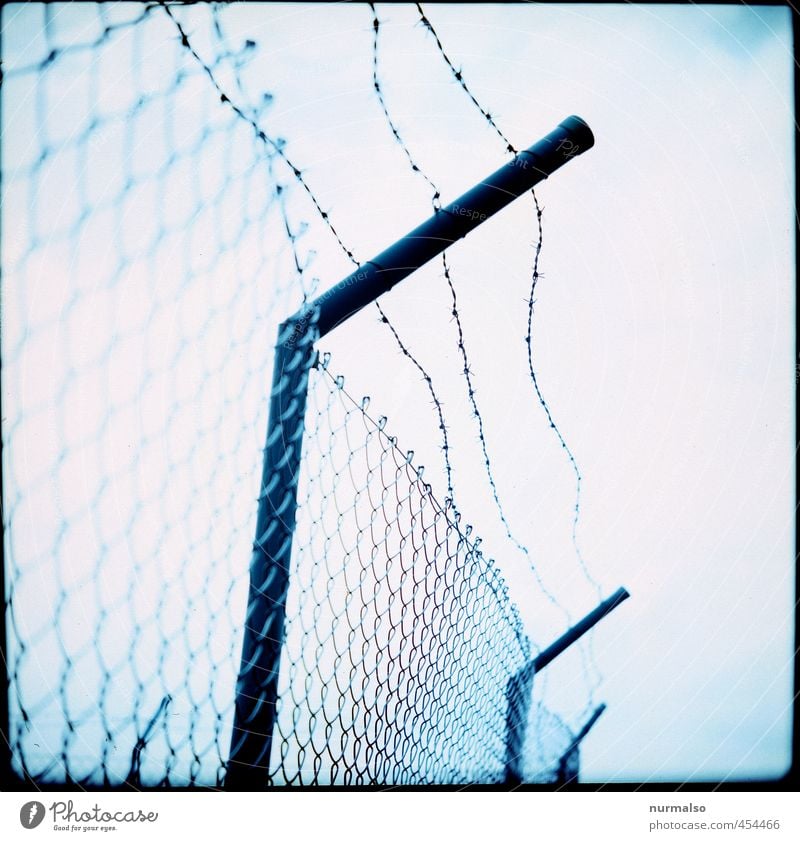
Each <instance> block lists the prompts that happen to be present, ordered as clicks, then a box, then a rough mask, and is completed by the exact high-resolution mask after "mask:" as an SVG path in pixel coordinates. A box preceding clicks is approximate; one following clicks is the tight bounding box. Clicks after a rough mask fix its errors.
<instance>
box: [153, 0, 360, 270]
mask: <svg viewBox="0 0 800 841" xmlns="http://www.w3.org/2000/svg"><path fill="white" fill-rule="evenodd" d="M160 5H161V7H162V8H163V9H164V11H165V12H166V13H167V15H168V17H169V18H170V20H171V21H172V22H173V23H174V24H175V28H176V29H177V30H178V34H179V35H180V43H181V46H182V47H184V48H185V49H186V50H187V51H188V52H189V53H190V55H191V56H192V58H193V59H194V60H195V61H196V62H197V63H198V64H199V65H200V67H201V68H202V69H203V71H204V72H205V74H206V76H208V78H209V80H210V82H211V84H212V85H213V86H214V88H215V89H216V91H217V93H218V94H219V98H220V101H221V102H222V103H224V104H225V105H228V106H229V107H230V108H231V110H232V111H233V112H234V113H235V114H236V115H237V116H238V117H239V118H241V119H242V120H244V121H245V122H246V123H248V124H249V125H250V126H251V127H252V129H253V131H254V132H255V135H256V137H257V138H258V139H259V140H260V141H261V142H262V143H264V145H265V146H267V147H268V148H269V149H270V150H271V151H272V152H274V153H275V154H276V155H278V157H279V158H280V159H281V160H282V161H283V162H284V163H285V164H286V166H287V167H289V169H290V170H291V172H292V175H294V177H295V178H296V179H297V181H298V182H299V183H300V185H301V186H302V188H303V189H304V190H305V192H306V194H307V195H308V197H309V198H310V199H311V202H312V204H313V205H314V208H315V210H316V211H317V214H318V215H319V216H320V218H321V219H322V221H323V222H324V223H325V224H326V225H327V226H328V229H329V230H330V232H331V233H332V234H333V236H334V237H335V239H336V241H337V242H338V243H339V246H340V247H341V249H342V250H343V251H344V253H345V254H346V255H347V256H348V258H349V259H350V262H351V263H353V265H356V266H357V265H359V263H358V260H357V259H356V258H355V256H354V254H353V252H352V251H351V250H350V249H349V248H348V247H347V246H346V245H345V244H344V241H343V240H342V238H341V236H340V235H339V232H338V231H337V230H336V228H335V227H334V225H333V223H332V222H331V219H330V216H329V214H328V213H327V212H326V211H325V210H323V209H322V206H321V205H320V203H319V201H318V199H317V197H316V195H314V192H313V191H312V190H311V187H309V185H308V182H307V181H306V180H305V178H304V176H303V173H302V170H300V169H299V168H298V167H297V166H296V165H295V164H294V163H293V162H292V160H291V159H290V158H289V157H288V155H287V154H286V152H285V151H284V149H283V146H284V143H283V141H282V140H280V139H278V140H276V139H274V138H272V137H270V136H269V135H268V134H267V133H266V132H265V131H264V130H263V129H262V128H261V126H260V125H259V124H258V122H257V121H256V120H255V119H254V118H253V117H252V116H251V115H249V114H248V113H247V112H246V111H245V109H244V108H243V107H242V106H240V105H238V104H237V103H235V102H234V101H233V100H232V99H231V97H230V95H229V94H228V93H226V91H225V90H223V88H222V86H221V84H220V83H219V81H218V80H217V77H216V74H215V73H214V71H213V70H212V69H211V67H210V66H209V65H208V64H207V63H206V62H205V61H203V59H202V58H201V57H200V54H199V53H198V52H197V50H196V49H195V47H194V45H193V44H192V42H191V40H190V38H189V35H188V33H187V32H186V29H185V28H184V26H183V24H181V22H180V21H179V20H178V19H177V18H176V17H175V15H174V14H173V13H172V9H171V8H170V6H169V4H168V3H167V2H165V0H161V3H160Z"/></svg>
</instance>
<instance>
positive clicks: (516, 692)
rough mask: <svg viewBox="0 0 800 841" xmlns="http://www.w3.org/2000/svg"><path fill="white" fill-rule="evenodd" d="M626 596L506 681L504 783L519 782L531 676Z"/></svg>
mask: <svg viewBox="0 0 800 841" xmlns="http://www.w3.org/2000/svg"><path fill="white" fill-rule="evenodd" d="M629 596H630V593H629V592H628V591H627V590H626V589H625V588H624V587H620V588H619V589H618V590H617V591H616V592H615V593H614V594H613V595H611V596H609V597H608V598H607V599H606V600H605V601H602V602H600V604H599V605H597V607H596V608H595V609H594V610H592V611H591V612H590V613H587V614H586V616H584V617H583V619H581V620H580V622H577V623H576V624H575V625H573V626H572V627H571V628H570V629H569V630H568V631H566V632H565V633H563V634H562V635H561V636H560V637H559V638H558V639H557V640H556V641H555V642H554V643H552V645H549V646H548V647H547V648H545V650H544V651H542V652H540V653H539V654H537V655H536V657H534V659H533V660H531V662H530V663H528V665H527V666H523V667H522V668H521V669H520V670H519V671H518V672H517V673H516V674H515V675H514V676H513V677H512V678H511V679H510V680H509V681H508V686H507V688H506V709H507V712H506V783H508V784H510V785H517V784H519V783H521V782H522V781H523V774H522V769H521V762H520V760H521V757H522V752H523V748H524V746H525V736H526V730H527V726H528V714H529V712H530V708H531V690H532V688H533V676H534V675H535V674H536V673H537V672H540V671H541V670H542V669H543V668H544V667H545V666H547V665H548V664H549V663H552V662H553V660H555V658H556V657H558V655H559V654H561V653H563V652H564V651H565V650H566V649H567V648H569V647H570V646H571V645H572V644H573V643H574V642H577V641H578V640H579V639H580V638H581V637H582V636H583V635H584V634H585V633H586V632H587V631H589V630H591V629H592V628H593V627H594V626H595V625H596V624H597V623H598V622H599V621H600V620H601V619H602V618H603V617H604V616H607V615H608V614H609V613H611V611H612V610H614V608H615V607H617V606H618V605H620V604H622V602H624V601H625V599H627V598H629ZM601 712H602V711H601ZM598 716H599V713H598ZM595 721H596V718H595ZM592 724H594V721H592ZM587 732H588V731H587Z"/></svg>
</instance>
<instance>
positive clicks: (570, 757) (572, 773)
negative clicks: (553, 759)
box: [557, 704, 606, 785]
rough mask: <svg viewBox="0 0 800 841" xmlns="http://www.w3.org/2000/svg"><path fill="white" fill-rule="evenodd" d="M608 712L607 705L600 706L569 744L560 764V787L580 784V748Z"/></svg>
mask: <svg viewBox="0 0 800 841" xmlns="http://www.w3.org/2000/svg"><path fill="white" fill-rule="evenodd" d="M605 711H606V705H605V704H600V706H599V707H597V709H596V710H595V711H594V712H593V713H592V714H591V715H590V716H589V720H588V721H587V722H586V724H584V725H583V727H581V729H580V730H579V731H578V733H577V734H576V735H575V738H574V739H573V740H572V741H571V742H570V743H569V747H568V748H567V749H566V750H565V751H564V753H563V755H562V757H561V759H560V760H559V762H558V779H557V782H558V783H559V784H560V785H566V784H567V783H577V782H578V764H579V763H578V748H579V747H580V744H581V742H582V741H583V740H584V739H585V738H586V736H587V735H588V733H589V731H590V730H591V729H592V727H594V726H595V724H596V723H597V719H598V718H600V716H601V715H602V714H603V713H604V712H605Z"/></svg>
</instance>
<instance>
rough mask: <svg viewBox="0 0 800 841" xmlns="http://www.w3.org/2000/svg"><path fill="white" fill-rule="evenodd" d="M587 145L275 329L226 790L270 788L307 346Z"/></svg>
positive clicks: (586, 134) (481, 200) (521, 172)
mask: <svg viewBox="0 0 800 841" xmlns="http://www.w3.org/2000/svg"><path fill="white" fill-rule="evenodd" d="M593 145H594V137H593V135H592V132H591V129H590V128H589V126H588V125H586V123H585V122H584V121H583V120H582V119H581V118H580V117H574V116H573V117H567V119H565V120H564V121H563V122H561V123H560V124H559V125H558V126H556V128H555V129H553V131H551V132H550V133H549V134H548V135H547V136H546V137H544V138H543V139H542V140H540V141H539V142H538V143H535V144H534V145H533V146H531V147H530V148H529V149H525V150H524V151H522V152H520V153H519V154H518V155H516V157H514V159H513V160H511V161H509V162H508V163H507V164H506V165H505V166H502V167H501V168H500V169H498V170H497V171H496V172H494V173H492V174H491V175H489V176H488V177H487V178H485V179H484V180H483V181H481V182H480V183H479V184H477V185H476V186H475V187H473V188H472V189H471V190H469V191H468V192H466V193H465V194H464V195H463V196H461V197H460V198H458V199H456V201H454V202H451V203H450V204H449V205H447V206H446V207H443V208H442V209H441V210H438V211H436V212H435V213H434V215H433V216H431V217H430V218H429V219H428V220H427V221H426V222H423V223H422V224H421V225H419V226H418V227H417V228H415V229H414V230H413V231H411V232H410V233H409V234H407V235H406V236H404V237H402V238H401V239H400V240H398V241H397V242H396V243H394V245H391V246H390V247H389V248H387V249H386V250H385V251H382V252H381V253H380V254H378V255H377V256H376V257H374V258H373V259H372V260H369V261H367V262H366V263H364V264H362V265H361V266H359V267H358V269H356V270H355V271H353V272H351V273H350V274H349V275H347V277H345V278H344V279H343V280H341V281H340V282H339V283H337V284H336V285H335V286H334V287H332V288H331V289H329V290H328V291H327V292H324V293H323V294H322V295H320V296H319V297H318V298H316V299H315V300H314V301H312V302H311V303H309V304H307V305H306V306H304V307H303V309H301V310H300V311H299V312H297V313H295V314H294V315H293V316H291V317H290V318H288V319H287V320H286V321H285V322H283V324H282V325H281V326H280V329H279V331H278V341H277V344H276V346H275V362H274V370H273V381H272V391H271V393H270V406H269V421H268V425H267V441H266V446H265V448H264V463H263V469H262V477H261V491H260V493H259V497H258V516H257V522H256V537H255V541H254V543H253V554H252V556H251V561H250V587H249V593H248V605H247V615H246V621H245V629H244V639H243V642H242V661H241V667H240V671H239V679H238V681H237V685H236V703H235V709H234V722H233V732H232V735H231V748H230V754H229V758H228V763H227V767H226V775H225V787H226V788H228V789H244V790H251V791H252V790H257V789H261V788H264V787H265V786H266V785H267V784H268V782H269V762H270V753H271V750H272V732H273V728H274V725H275V705H276V701H277V697H278V676H279V667H280V656H281V647H282V644H283V628H284V619H285V606H286V595H287V591H288V587H289V566H290V563H291V557H292V537H293V534H294V527H295V511H296V506H297V479H298V472H299V468H300V460H301V447H302V441H303V431H304V430H303V422H304V415H305V406H306V389H307V385H308V374H309V370H310V367H311V364H312V359H313V346H314V342H316V341H317V339H319V338H321V337H322V336H325V335H327V334H328V333H329V332H330V331H331V330H333V329H334V327H336V326H338V325H339V324H341V323H342V322H344V321H346V320H347V319H348V318H350V317H351V316H352V315H354V314H355V313H357V312H358V311H359V310H361V309H363V308H364V307H365V306H367V305H368V304H371V303H373V302H374V301H376V300H377V299H378V298H379V297H380V296H381V295H382V294H383V293H384V292H388V291H389V290H390V289H391V288H392V287H393V286H395V285H396V284H397V283H399V282H400V281H401V280H403V279H404V278H406V277H408V276H409V275H410V274H412V273H413V272H415V271H416V270H417V269H418V268H420V267H421V266H423V265H425V263H427V262H429V261H430V260H431V259H433V258H434V257H436V256H437V255H438V254H441V253H442V252H443V251H444V250H445V249H447V248H448V247H449V246H450V245H452V244H453V243H454V242H456V241H457V240H459V239H461V238H462V237H464V236H466V235H467V234H468V233H469V232H470V231H472V230H473V229H474V228H476V227H478V225H480V224H482V223H483V222H485V221H486V220H487V219H489V218H490V217H491V216H493V215H494V214H495V213H497V212H498V211H499V210H501V209H502V208H503V207H505V206H506V205H508V204H510V203H511V202H512V201H513V200H514V199H516V198H518V197H519V196H521V195H522V194H523V193H526V192H527V191H528V190H530V189H532V188H533V187H535V186H536V184H538V183H539V182H541V181H542V180H544V179H545V178H547V177H548V176H549V175H550V174H551V173H552V172H555V171H556V170H557V169H558V168H559V167H561V166H563V165H564V164H565V163H567V162H568V161H570V160H572V158H574V157H576V156H577V155H579V154H581V153H583V152H585V151H586V150H587V149H590V148H591V147H592V146H593Z"/></svg>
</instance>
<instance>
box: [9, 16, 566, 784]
mask: <svg viewBox="0 0 800 841" xmlns="http://www.w3.org/2000/svg"><path fill="white" fill-rule="evenodd" d="M3 14H4V27H5V30H6V35H5V44H6V47H5V55H4V71H5V76H4V80H3V88H2V97H3V103H2V104H3V127H2V130H3V141H4V142H3V158H2V177H3V205H2V214H3V216H2V222H3V230H4V236H3V244H2V261H3V269H4V280H3V287H2V306H3V334H2V353H3V406H4V422H3V475H4V488H3V503H4V505H3V516H4V527H5V550H6V566H5V584H6V594H5V595H6V611H5V618H6V627H7V666H8V674H9V680H10V704H9V722H8V736H9V743H10V747H11V762H12V770H13V772H14V773H15V774H16V775H18V776H20V777H25V778H28V779H30V780H33V781H35V782H36V783H38V784H44V783H54V784H65V783H78V784H81V785H98V786H119V785H124V784H127V785H130V786H134V787H151V786H165V785H166V786H200V785H203V786H218V785H221V784H222V782H223V780H224V777H225V765H226V760H227V756H228V749H229V741H230V732H231V720H232V714H233V704H234V694H235V680H236V673H237V669H238V665H239V655H240V651H241V638H242V625H243V618H244V615H245V607H246V597H247V559H248V556H249V553H250V546H251V542H252V530H253V522H254V514H255V503H254V499H255V497H256V489H257V488H258V484H259V472H260V460H261V452H262V445H263V440H262V436H263V430H264V428H265V427H266V422H267V417H266V413H267V399H266V398H267V397H268V395H267V393H266V392H267V385H266V384H267V383H268V382H269V379H270V368H271V363H272V353H273V351H272V346H273V344H274V341H275V336H276V331H277V325H278V322H279V321H280V319H282V318H283V317H284V316H285V315H286V314H287V313H290V312H293V311H294V310H296V309H297V308H298V306H299V305H300V304H301V303H302V302H303V301H305V300H306V298H307V297H308V295H309V293H310V289H311V286H312V283H311V282H310V281H309V280H308V278H307V267H308V261H309V256H308V252H307V251H306V250H305V246H304V241H305V234H304V226H303V225H301V223H300V222H299V221H298V220H295V218H294V214H293V210H292V208H293V204H292V198H291V197H292V195H293V194H295V193H299V194H301V196H302V194H303V193H306V194H307V196H311V198H312V199H313V201H314V204H315V207H316V208H317V209H319V205H317V204H316V199H314V197H313V194H311V193H310V190H309V188H308V186H307V184H306V183H305V182H303V181H302V176H301V174H300V172H299V170H297V169H296V167H295V166H294V165H293V164H291V163H290V162H289V161H288V159H287V158H286V157H285V155H284V153H283V144H282V142H281V141H280V140H277V139H275V140H273V139H269V142H266V141H267V139H268V138H267V137H266V135H264V133H263V131H261V130H260V128H259V120H260V119H261V117H262V116H263V114H264V113H265V112H266V111H267V110H268V108H269V104H270V97H269V95H266V94H262V95H260V96H259V97H258V99H257V100H246V97H245V92H244V90H243V89H242V88H241V83H240V80H239V76H238V71H239V70H240V69H241V68H242V67H243V66H244V65H245V64H246V63H247V61H248V60H249V56H250V55H251V53H252V51H253V48H254V46H255V45H254V44H253V42H251V41H249V40H248V41H245V42H244V43H242V44H241V45H240V46H238V47H235V48H231V47H230V46H229V45H228V44H227V43H226V41H225V39H224V36H223V34H222V29H221V28H220V26H219V15H220V9H218V8H216V7H210V8H209V9H208V10H204V12H203V16H198V17H197V18H193V22H194V23H195V24H196V28H195V29H193V37H195V36H197V37H202V38H203V39H204V40H205V42H206V47H207V49H206V50H205V52H204V55H206V54H210V55H213V56H214V58H213V59H212V60H211V61H210V62H205V63H204V61H200V60H198V55H197V53H193V52H192V51H191V49H192V48H190V47H189V45H188V44H189V42H188V40H187V35H186V32H185V31H184V30H183V29H182V28H181V27H180V26H178V30H177V32H176V25H175V23H176V22H175V20H174V19H172V15H171V13H170V14H167V13H166V12H165V9H163V8H161V7H159V6H158V5H156V4H148V5H125V4H120V5H113V6H112V5H109V6H106V5H102V4H100V5H93V4H85V5H84V6H81V7H75V8H73V7H70V8H69V11H67V10H66V7H64V6H61V5H49V6H45V5H37V4H30V5H29V6H27V7H16V6H15V7H7V8H6V10H4V12H3ZM198 31H199V32H200V35H198ZM9 44H13V45H18V46H15V47H9ZM210 82H211V83H210ZM227 90H232V91H237V92H238V94H239V98H240V100H241V101H242V102H243V103H244V104H241V105H240V106H238V107H235V108H234V107H231V101H232V100H231V97H230V96H228V95H227V94H226V93H225V92H224V91H227ZM220 91H223V93H222V94H220ZM24 127H28V129H29V130H24ZM325 220H326V224H327V225H328V227H330V228H331V230H333V229H332V226H331V225H330V221H329V220H328V219H327V216H325ZM334 233H335V230H334ZM337 239H338V235H337ZM398 340H399V338H398ZM298 502H299V509H298V522H297V527H296V531H295V538H294V547H295V548H294V554H293V559H292V573H291V578H290V588H289V596H288V601H287V616H286V636H285V645H284V648H283V653H282V661H281V669H280V683H279V697H278V704H277V720H276V726H275V736H274V740H273V749H272V757H271V763H270V772H269V777H270V780H271V782H272V783H274V784H277V785H298V784H303V785H308V784H328V783H330V784H337V785H338V784H343V785H357V784H362V783H376V782H377V783H381V784H387V785H399V784H415V783H432V782H433V783H452V784H466V783H472V782H498V781H502V779H503V777H504V773H505V767H506V755H505V751H506V736H507V734H506V727H507V721H508V710H507V709H506V706H507V701H506V686H507V683H508V680H509V679H510V678H511V677H512V676H513V675H514V674H515V673H516V672H517V671H518V670H519V669H520V668H522V667H523V666H524V665H525V664H526V662H527V661H528V660H529V659H530V653H531V644H530V642H529V641H528V638H527V636H526V634H525V631H524V629H523V627H522V623H521V622H520V619H519V616H518V614H517V610H516V607H515V606H514V604H513V602H512V600H511V599H510V598H509V594H508V591H507V588H506V586H505V584H504V582H503V578H502V576H501V574H500V571H499V569H498V567H497V566H496V564H495V563H494V562H493V561H491V560H490V559H489V558H487V557H486V556H485V555H484V554H483V553H482V551H481V548H480V540H479V539H478V538H477V537H475V536H474V535H473V534H472V530H471V527H469V526H462V525H461V522H460V515H459V514H458V513H457V512H456V510H455V509H454V507H453V505H452V503H451V502H450V501H447V502H446V503H440V502H438V501H437V499H436V497H435V496H434V494H433V490H432V488H431V486H430V485H428V484H426V482H425V480H424V479H423V476H422V473H421V470H418V469H417V468H416V467H414V465H413V458H412V456H411V455H409V454H407V453H403V452H401V450H400V449H399V448H398V444H397V441H396V440H395V439H393V438H391V437H389V435H388V432H387V431H386V430H385V419H378V420H373V419H372V416H371V415H370V414H369V413H368V407H367V401H366V399H365V401H364V402H361V403H359V402H356V401H354V400H353V399H352V398H350V397H349V395H348V394H347V392H346V391H344V389H343V380H341V379H340V378H339V379H336V378H334V377H332V375H331V374H330V373H329V366H328V364H327V360H325V361H324V362H323V364H321V365H320V366H319V367H318V368H316V369H315V370H313V371H312V372H311V384H310V394H309V409H308V413H307V416H306V434H305V439H304V458H303V463H302V474H301V480H300V490H299V496H298ZM528 732H529V733H530V738H529V739H527V740H526V742H525V763H526V765H525V767H526V768H527V769H528V772H527V775H528V776H529V777H530V779H532V780H536V781H552V780H555V779H558V778H559V774H560V771H559V767H560V761H561V757H562V754H563V752H564V750H565V749H566V747H567V746H568V745H569V744H570V740H571V738H572V736H571V733H570V731H569V729H568V728H567V727H566V725H565V724H564V723H563V722H562V721H561V719H559V718H558V717H557V716H555V715H554V714H552V713H550V712H547V711H546V710H545V709H544V708H543V707H542V706H541V705H539V704H534V705H532V712H531V713H530V716H529V726H528ZM561 764H563V763H561Z"/></svg>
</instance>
